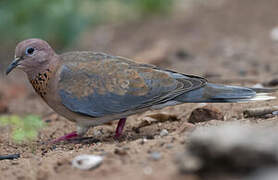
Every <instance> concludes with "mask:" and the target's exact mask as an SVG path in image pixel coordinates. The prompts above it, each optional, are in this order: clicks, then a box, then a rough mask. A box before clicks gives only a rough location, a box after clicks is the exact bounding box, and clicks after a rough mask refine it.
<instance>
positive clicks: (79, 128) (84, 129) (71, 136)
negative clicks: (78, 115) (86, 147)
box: [52, 125, 89, 143]
mask: <svg viewBox="0 0 278 180" xmlns="http://www.w3.org/2000/svg"><path fill="white" fill-rule="evenodd" d="M88 129H89V127H84V126H79V125H77V131H73V132H71V133H69V134H66V135H64V136H62V137H59V138H57V139H55V140H54V141H52V143H57V142H61V141H66V140H70V139H74V138H77V137H81V136H83V135H84V134H85V133H86V132H87V131H88Z"/></svg>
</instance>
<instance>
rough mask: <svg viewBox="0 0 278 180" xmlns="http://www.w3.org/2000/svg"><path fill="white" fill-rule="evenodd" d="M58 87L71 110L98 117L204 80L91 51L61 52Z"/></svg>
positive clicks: (193, 86)
mask: <svg viewBox="0 0 278 180" xmlns="http://www.w3.org/2000/svg"><path fill="white" fill-rule="evenodd" d="M62 60H63V63H62V66H61V69H60V80H59V83H58V91H59V95H60V97H61V100H62V103H63V104H64V105H65V106H66V107H67V108H68V109H70V110H71V111H73V112H76V113H82V114H85V115H88V116H93V117H102V116H108V115H113V114H118V113H124V112H126V111H132V110H138V109H141V108H146V107H151V106H153V105H159V104H162V103H165V102H167V101H169V100H171V99H173V98H175V97H176V96H179V95H181V94H183V93H185V92H187V91H191V90H193V89H197V88H200V87H202V86H204V85H205V84H206V80H205V79H203V78H199V77H195V76H188V75H184V74H180V73H177V72H173V71H169V70H163V69H159V68H158V67H156V66H152V65H146V64H137V63H135V62H133V61H130V60H128V59H125V58H122V57H115V56H108V55H106V54H100V53H92V52H72V53H67V54H64V55H62Z"/></svg>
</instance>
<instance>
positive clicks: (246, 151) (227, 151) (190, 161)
mask: <svg viewBox="0 0 278 180" xmlns="http://www.w3.org/2000/svg"><path fill="white" fill-rule="evenodd" d="M277 138H278V135H277V127H269V128H266V127H264V128H262V127H261V126H256V125H254V124H252V123H246V124H243V123H239V122H233V123H225V124H224V123H223V124H222V125H218V126H206V127H203V126H202V127H198V128H197V129H196V130H194V132H192V133H191V135H190V136H189V139H188V140H189V141H190V143H189V144H188V143H187V145H186V146H185V151H184V153H182V154H180V155H178V156H177V163H178V166H179V169H180V172H181V173H188V172H190V173H197V174H198V173H202V174H206V173H207V174H208V175H209V174H214V175H216V174H217V173H219V172H221V173H224V174H226V173H227V174H233V175H239V174H240V175H250V174H252V173H254V172H256V171H257V170H263V169H265V168H272V167H273V168H276V167H277V165H278V154H277V149H278V143H277ZM250 162H252V163H250Z"/></svg>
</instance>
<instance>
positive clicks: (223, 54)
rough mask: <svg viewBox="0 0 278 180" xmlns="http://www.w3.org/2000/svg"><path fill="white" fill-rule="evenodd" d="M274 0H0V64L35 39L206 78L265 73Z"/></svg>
mask: <svg viewBox="0 0 278 180" xmlns="http://www.w3.org/2000/svg"><path fill="white" fill-rule="evenodd" d="M277 5H278V3H277V1H275V0H267V1H260V0H245V1H241V0H233V1H229V0H132V1H131V0H83V1H76V0H48V1H45V0H28V1H8V0H2V1H1V2H0V39H1V46H0V59H1V61H0V69H1V71H3V70H4V69H5V68H6V66H7V64H8V62H10V60H11V59H12V58H13V54H14V48H15V46H16V44H17V43H18V42H20V41H22V40H24V39H26V38H42V39H44V40H46V41H48V42H49V43H50V45H51V46H52V47H53V48H54V49H55V50H56V52H57V53H62V52H65V51H70V50H92V51H103V52H106V53H111V54H114V55H120V56H127V57H129V58H133V59H135V60H137V61H139V62H144V63H153V64H156V65H161V66H164V67H168V68H174V69H176V70H178V71H182V72H186V73H193V74H197V75H204V76H207V75H208V77H211V76H217V77H219V76H225V75H228V77H230V76H231V75H232V76H237V75H239V76H242V77H246V76H248V78H249V77H252V76H254V75H256V76H257V75H259V77H261V76H262V77H261V78H264V75H265V74H268V73H269V72H271V71H275V69H277V66H276V65H274V64H272V65H270V63H272V61H273V58H275V56H273V55H277V51H278V50H277V46H276V42H275V41H277V38H278V37H277V35H276V39H275V37H272V36H271V32H272V30H273V29H275V27H276V26H278V20H277V15H278V12H277V11H276V10H275V7H277ZM212 62H213V63H212ZM216 66H219V68H214V67H216ZM211 68H213V69H214V70H213V72H210V69H211ZM256 79H257V78H256Z"/></svg>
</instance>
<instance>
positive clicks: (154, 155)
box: [150, 152, 161, 161]
mask: <svg viewBox="0 0 278 180" xmlns="http://www.w3.org/2000/svg"><path fill="white" fill-rule="evenodd" d="M150 156H151V159H153V160H155V161H157V160H159V159H160V158H161V154H160V152H152V153H151V154H150Z"/></svg>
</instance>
